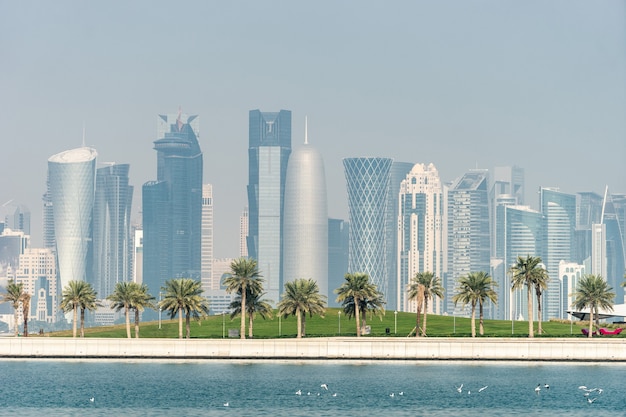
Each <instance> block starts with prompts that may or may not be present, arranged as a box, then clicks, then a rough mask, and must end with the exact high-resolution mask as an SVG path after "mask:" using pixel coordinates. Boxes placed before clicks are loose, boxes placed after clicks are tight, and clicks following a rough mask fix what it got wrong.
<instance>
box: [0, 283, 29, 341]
mask: <svg viewBox="0 0 626 417" xmlns="http://www.w3.org/2000/svg"><path fill="white" fill-rule="evenodd" d="M6 291H7V292H6V293H3V294H2V302H3V303H11V306H12V307H13V316H14V318H15V337H17V335H18V333H19V328H20V326H19V325H18V323H17V317H18V315H17V312H18V308H19V307H20V303H21V302H22V297H23V296H24V284H22V283H21V282H20V283H19V284H17V283H15V281H13V280H12V279H10V280H9V283H8V285H7V288H6Z"/></svg>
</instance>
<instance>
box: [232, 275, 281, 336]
mask: <svg viewBox="0 0 626 417" xmlns="http://www.w3.org/2000/svg"><path fill="white" fill-rule="evenodd" d="M246 292H247V294H246V310H247V311H246V313H247V315H248V337H250V338H252V337H254V330H253V327H254V316H255V315H256V314H259V315H260V316H261V317H262V318H263V319H268V318H269V319H271V318H272V317H273V313H272V305H271V304H270V300H266V299H263V298H262V297H263V296H264V295H265V294H266V293H260V294H258V293H253V292H252V291H251V290H250V287H248V288H246ZM228 307H229V309H230V310H231V313H230V318H231V319H233V318H235V317H237V316H238V315H239V314H241V294H239V295H237V297H235V299H234V300H233V301H232V302H231V303H230V305H229V306H228Z"/></svg>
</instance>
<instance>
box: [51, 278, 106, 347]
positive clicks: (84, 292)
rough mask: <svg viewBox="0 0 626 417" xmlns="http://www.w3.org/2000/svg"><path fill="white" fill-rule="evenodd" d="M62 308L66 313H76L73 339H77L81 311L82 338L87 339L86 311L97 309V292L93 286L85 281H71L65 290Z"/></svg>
mask: <svg viewBox="0 0 626 417" xmlns="http://www.w3.org/2000/svg"><path fill="white" fill-rule="evenodd" d="M60 307H61V310H63V311H65V312H66V313H67V312H70V311H73V313H74V317H73V320H72V325H73V328H72V330H73V331H72V335H73V337H76V322H77V321H78V318H77V316H78V310H79V309H80V337H85V309H88V310H95V309H96V307H97V304H96V291H95V290H94V289H93V287H92V286H91V284H89V283H87V282H85V281H77V280H73V281H70V282H68V283H67V285H66V286H65V288H63V294H62V300H61V305H60Z"/></svg>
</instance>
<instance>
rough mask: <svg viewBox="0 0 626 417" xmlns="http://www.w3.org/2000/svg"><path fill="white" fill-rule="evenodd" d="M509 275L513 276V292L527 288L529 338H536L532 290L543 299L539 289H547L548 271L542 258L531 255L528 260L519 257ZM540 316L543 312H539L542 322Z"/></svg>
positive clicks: (527, 257)
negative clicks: (543, 265) (542, 263)
mask: <svg viewBox="0 0 626 417" xmlns="http://www.w3.org/2000/svg"><path fill="white" fill-rule="evenodd" d="M509 274H511V283H512V284H513V290H517V289H521V288H522V287H524V286H525V287H526V290H527V292H528V293H527V301H528V337H535V330H534V326H533V299H532V290H533V289H535V292H536V294H537V297H541V289H537V288H538V287H541V288H546V287H547V281H548V276H547V273H546V270H545V269H543V267H542V266H541V258H540V257H538V256H530V255H528V256H526V258H524V257H522V256H518V257H517V261H516V262H515V264H514V265H513V266H511V268H509ZM539 308H541V307H539ZM540 314H541V311H539V312H538V316H539V320H541V316H540Z"/></svg>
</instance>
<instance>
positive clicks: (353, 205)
mask: <svg viewBox="0 0 626 417" xmlns="http://www.w3.org/2000/svg"><path fill="white" fill-rule="evenodd" d="M392 162H393V160H392V159H390V158H344V160H343V166H344V170H345V175H346V183H347V187H348V210H349V216H350V242H349V256H348V271H347V272H351V273H355V272H363V273H366V274H368V275H369V276H370V279H371V280H372V282H373V283H374V284H375V285H376V286H377V287H378V291H380V292H382V293H383V294H384V296H385V300H387V299H388V297H389V294H388V288H389V283H388V279H389V276H388V271H387V268H386V265H387V234H386V222H387V217H386V214H387V194H388V192H389V180H390V172H391V165H392Z"/></svg>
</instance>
